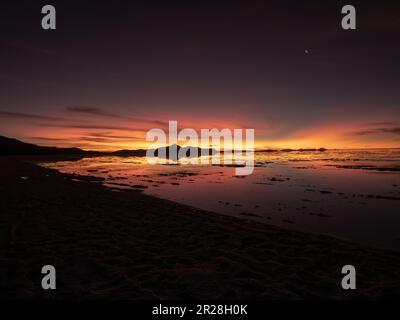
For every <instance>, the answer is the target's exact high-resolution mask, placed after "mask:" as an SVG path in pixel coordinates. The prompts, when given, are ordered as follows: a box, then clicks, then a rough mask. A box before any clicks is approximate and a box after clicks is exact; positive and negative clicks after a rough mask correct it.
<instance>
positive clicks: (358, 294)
mask: <svg viewBox="0 0 400 320" xmlns="http://www.w3.org/2000/svg"><path fill="white" fill-rule="evenodd" d="M0 165H1V173H0V191H1V199H0V230H1V231H0V235H1V240H0V298H2V299H15V298H24V299H30V298H45V299H69V298H72V299H103V298H107V299H315V298H323V299H369V298H387V299H391V298H392V299H393V298H400V253H397V252H391V251H385V250H381V249H373V248H368V247H363V246H360V245H356V244H352V243H349V242H346V241H342V240H339V239H335V238H333V237H327V236H321V235H313V234H306V233H301V232H295V231H289V230H285V229H282V228H278V227H274V226H270V225H266V224H261V223H257V222H254V221H246V220H243V219H242V220H240V219H237V218H234V217H228V216H223V215H219V214H215V213H210V212H205V211H201V210H198V209H195V208H192V207H188V206H184V205H180V204H177V203H174V202H170V201H166V200H162V199H158V198H155V197H151V196H147V195H144V194H142V193H141V192H140V191H135V190H121V191H118V192H116V191H111V190H110V189H106V188H104V187H103V186H101V185H100V184H96V183H93V182H89V181H74V180H72V178H74V177H73V176H71V175H63V174H60V173H58V172H57V171H55V170H50V169H44V168H41V167H38V166H36V165H34V164H32V163H28V162H23V161H21V160H19V159H18V158H7V157H3V158H1V159H0ZM46 264H51V265H54V266H55V267H56V270H57V290H53V291H43V290H42V288H41V278H42V274H41V273H40V271H41V268H42V266H43V265H46ZM346 264H351V265H354V266H355V267H356V269H357V290H354V291H351V290H350V291H345V290H343V289H342V288H341V286H340V282H341V279H342V276H343V275H342V274H341V268H342V266H343V265H346Z"/></svg>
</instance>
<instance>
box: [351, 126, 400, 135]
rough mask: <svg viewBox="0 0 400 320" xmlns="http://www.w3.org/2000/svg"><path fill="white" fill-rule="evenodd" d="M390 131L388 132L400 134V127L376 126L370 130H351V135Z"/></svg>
mask: <svg viewBox="0 0 400 320" xmlns="http://www.w3.org/2000/svg"><path fill="white" fill-rule="evenodd" d="M379 133H388V134H400V127H393V128H376V129H370V130H359V131H355V132H351V133H350V135H353V136H366V135H371V134H379Z"/></svg>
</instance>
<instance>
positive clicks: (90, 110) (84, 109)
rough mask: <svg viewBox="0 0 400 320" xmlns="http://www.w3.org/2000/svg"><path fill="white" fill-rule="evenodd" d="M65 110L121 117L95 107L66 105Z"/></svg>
mask: <svg viewBox="0 0 400 320" xmlns="http://www.w3.org/2000/svg"><path fill="white" fill-rule="evenodd" d="M66 110H67V111H69V112H74V113H79V114H88V115H95V116H103V117H111V118H123V117H122V116H120V115H117V114H114V113H109V112H106V111H104V110H102V109H100V108H96V107H87V106H72V107H67V108H66Z"/></svg>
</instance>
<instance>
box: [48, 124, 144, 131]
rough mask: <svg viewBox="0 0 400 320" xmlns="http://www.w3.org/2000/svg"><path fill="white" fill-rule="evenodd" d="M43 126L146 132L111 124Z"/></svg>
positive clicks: (50, 125)
mask: <svg viewBox="0 0 400 320" xmlns="http://www.w3.org/2000/svg"><path fill="white" fill-rule="evenodd" d="M42 125H43V126H45V127H54V128H70V129H94V130H121V131H141V132H147V131H148V130H146V129H142V128H133V127H125V126H113V125H109V126H108V125H100V124H99V125H98V124H93V125H91V124H87V125H86V124H82V125H81V124H42Z"/></svg>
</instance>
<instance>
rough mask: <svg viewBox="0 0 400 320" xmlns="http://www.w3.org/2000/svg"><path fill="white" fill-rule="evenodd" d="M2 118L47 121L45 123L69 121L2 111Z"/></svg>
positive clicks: (0, 114) (0, 116)
mask: <svg viewBox="0 0 400 320" xmlns="http://www.w3.org/2000/svg"><path fill="white" fill-rule="evenodd" d="M0 118H13V119H25V120H42V121H43V120H45V121H67V120H66V119H64V118H59V117H51V116H43V115H38V114H30V113H22V112H9V111H0Z"/></svg>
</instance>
